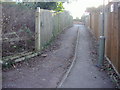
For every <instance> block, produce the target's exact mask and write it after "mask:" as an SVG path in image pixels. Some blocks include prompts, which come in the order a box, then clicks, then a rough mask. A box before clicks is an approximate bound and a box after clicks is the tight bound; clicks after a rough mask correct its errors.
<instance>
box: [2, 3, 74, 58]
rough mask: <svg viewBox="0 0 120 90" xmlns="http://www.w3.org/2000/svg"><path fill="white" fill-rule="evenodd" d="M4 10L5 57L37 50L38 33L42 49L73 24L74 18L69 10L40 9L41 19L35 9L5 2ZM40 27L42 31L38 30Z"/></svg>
mask: <svg viewBox="0 0 120 90" xmlns="http://www.w3.org/2000/svg"><path fill="white" fill-rule="evenodd" d="M2 11H3V13H2V17H3V28H2V54H3V56H4V57H6V56H11V55H14V54H19V53H22V52H25V53H26V52H31V51H35V45H36V44H35V43H36V42H35V41H36V39H38V36H37V35H39V38H40V40H38V41H37V42H38V43H39V44H40V50H41V49H43V48H44V47H45V46H46V45H48V44H49V43H50V42H51V40H52V39H53V38H55V37H56V36H57V35H58V34H59V33H60V32H62V31H63V30H64V29H65V28H67V27H69V26H72V24H73V18H72V16H71V15H70V14H69V13H68V12H67V11H64V12H61V13H55V12H52V11H50V10H43V9H40V13H39V19H38V17H37V16H36V12H35V10H34V9H30V8H26V7H24V6H19V5H13V4H9V3H7V4H6V3H5V4H2ZM11 12H13V13H11ZM38 21H39V23H37V22H38ZM36 27H37V28H36ZM38 27H39V28H40V33H39V32H38V31H37V29H38ZM36 31H37V33H36ZM36 37H37V38H36ZM14 46H15V47H14Z"/></svg>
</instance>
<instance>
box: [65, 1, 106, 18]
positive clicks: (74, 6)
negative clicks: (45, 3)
mask: <svg viewBox="0 0 120 90" xmlns="http://www.w3.org/2000/svg"><path fill="white" fill-rule="evenodd" d="M71 1H72V0H71ZM105 2H106V3H107V2H108V0H105ZM102 4H103V0H75V1H74V0H73V1H72V2H71V3H65V4H64V7H65V9H66V10H69V11H70V12H71V14H72V15H73V17H74V18H76V17H81V16H82V15H83V13H84V11H85V9H86V8H87V7H98V6H99V5H102Z"/></svg>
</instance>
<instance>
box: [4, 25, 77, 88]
mask: <svg viewBox="0 0 120 90" xmlns="http://www.w3.org/2000/svg"><path fill="white" fill-rule="evenodd" d="M77 31H78V25H74V26H73V27H71V28H69V29H66V30H65V31H64V32H62V33H61V34H60V35H59V36H58V37H57V38H56V39H55V41H54V42H53V43H52V44H51V46H50V47H49V48H48V49H45V50H44V51H43V52H42V54H41V55H39V56H37V57H34V58H31V59H29V60H25V61H23V62H20V63H17V64H15V65H13V67H11V68H9V69H5V70H3V88H55V87H57V84H58V83H59V82H60V80H61V79H62V77H63V75H64V73H65V72H66V71H67V69H68V67H69V66H70V64H71V62H72V57H73V55H74V50H75V44H76V38H77Z"/></svg>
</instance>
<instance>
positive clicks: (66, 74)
mask: <svg viewBox="0 0 120 90" xmlns="http://www.w3.org/2000/svg"><path fill="white" fill-rule="evenodd" d="M78 44H79V27H78V28H77V41H76V45H75V53H74V56H73V60H72V63H71V65H70V67H69V68H68V70H67V72H66V73H65V74H64V75H63V78H62V79H61V81H60V82H59V83H58V85H57V87H56V88H60V87H61V86H62V84H63V83H64V81H65V80H66V79H67V77H68V75H69V74H70V72H71V69H72V68H73V66H74V64H75V61H76V57H77V49H78Z"/></svg>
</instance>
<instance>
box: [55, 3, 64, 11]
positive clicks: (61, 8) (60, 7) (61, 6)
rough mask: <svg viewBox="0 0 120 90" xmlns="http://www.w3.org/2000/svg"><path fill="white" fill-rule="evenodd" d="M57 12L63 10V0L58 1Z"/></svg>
mask: <svg viewBox="0 0 120 90" xmlns="http://www.w3.org/2000/svg"><path fill="white" fill-rule="evenodd" d="M54 10H55V11H57V12H63V10H64V7H63V3H62V2H57V7H56V8H55V9H54Z"/></svg>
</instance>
